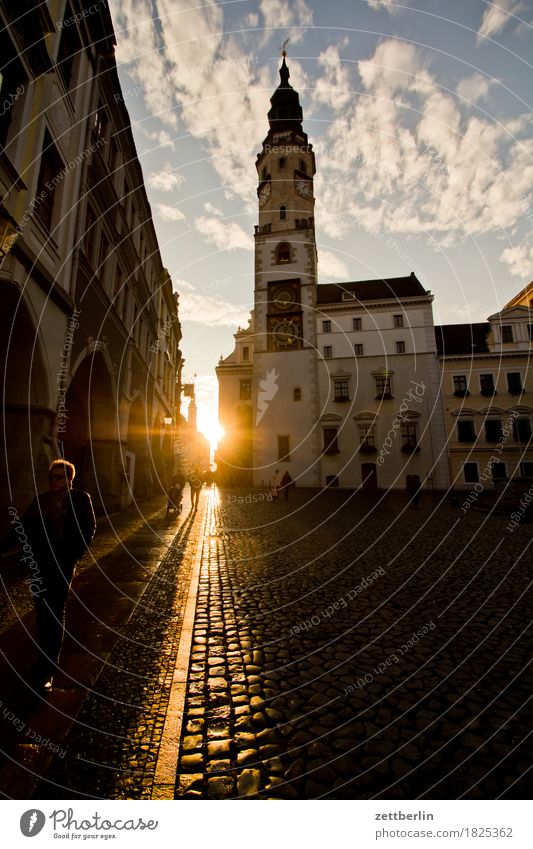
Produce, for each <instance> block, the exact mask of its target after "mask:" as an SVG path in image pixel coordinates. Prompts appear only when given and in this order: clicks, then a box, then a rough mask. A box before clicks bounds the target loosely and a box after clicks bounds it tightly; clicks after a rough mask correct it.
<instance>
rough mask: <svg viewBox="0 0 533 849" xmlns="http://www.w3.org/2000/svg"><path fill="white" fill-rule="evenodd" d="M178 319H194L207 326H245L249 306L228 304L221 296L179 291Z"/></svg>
mask: <svg viewBox="0 0 533 849" xmlns="http://www.w3.org/2000/svg"><path fill="white" fill-rule="evenodd" d="M179 303H180V320H181V321H194V322H197V323H199V324H203V325H207V326H209V327H218V326H222V325H224V326H229V327H238V326H239V325H244V326H246V325H247V324H248V319H249V318H250V307H245V306H242V305H241V304H230V303H228V302H227V301H224V300H222V298H213V297H211V296H210V295H202V294H201V293H199V292H191V291H188V290H186V291H184V292H183V293H180V301H179Z"/></svg>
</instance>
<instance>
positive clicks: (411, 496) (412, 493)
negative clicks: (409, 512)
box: [405, 475, 422, 507]
mask: <svg viewBox="0 0 533 849" xmlns="http://www.w3.org/2000/svg"><path fill="white" fill-rule="evenodd" d="M405 483H406V488H407V500H408V501H409V502H410V503H411V504H412V505H413V507H418V502H419V500H420V488H421V486H422V484H421V483H420V478H419V477H418V475H407V476H406V478H405Z"/></svg>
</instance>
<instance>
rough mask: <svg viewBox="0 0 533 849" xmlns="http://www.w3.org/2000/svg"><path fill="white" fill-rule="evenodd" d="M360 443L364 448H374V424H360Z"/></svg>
mask: <svg viewBox="0 0 533 849" xmlns="http://www.w3.org/2000/svg"><path fill="white" fill-rule="evenodd" d="M359 444H360V445H361V446H362V447H363V448H374V447H375V440H374V427H373V425H360V426H359Z"/></svg>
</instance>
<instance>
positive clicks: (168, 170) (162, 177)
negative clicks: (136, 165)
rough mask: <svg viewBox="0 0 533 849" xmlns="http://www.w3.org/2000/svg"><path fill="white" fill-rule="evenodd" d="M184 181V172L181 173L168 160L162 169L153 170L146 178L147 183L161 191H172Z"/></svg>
mask: <svg viewBox="0 0 533 849" xmlns="http://www.w3.org/2000/svg"><path fill="white" fill-rule="evenodd" d="M184 182H185V177H184V176H183V174H179V173H178V172H177V171H176V169H174V168H172V166H171V165H170V163H168V162H167V163H166V164H165V167H164V168H163V169H162V170H161V171H152V173H151V174H149V175H148V177H147V179H146V185H147V186H149V187H150V188H151V189H157V190H158V191H159V192H172V191H174V189H177V188H179V187H180V186H181V185H182V183H184Z"/></svg>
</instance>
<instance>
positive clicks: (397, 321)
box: [393, 315, 403, 327]
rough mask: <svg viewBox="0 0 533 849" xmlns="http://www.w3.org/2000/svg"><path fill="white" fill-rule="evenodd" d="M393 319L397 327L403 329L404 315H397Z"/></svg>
mask: <svg viewBox="0 0 533 849" xmlns="http://www.w3.org/2000/svg"><path fill="white" fill-rule="evenodd" d="M393 319H394V326H395V327H403V315H395V316H393Z"/></svg>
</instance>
